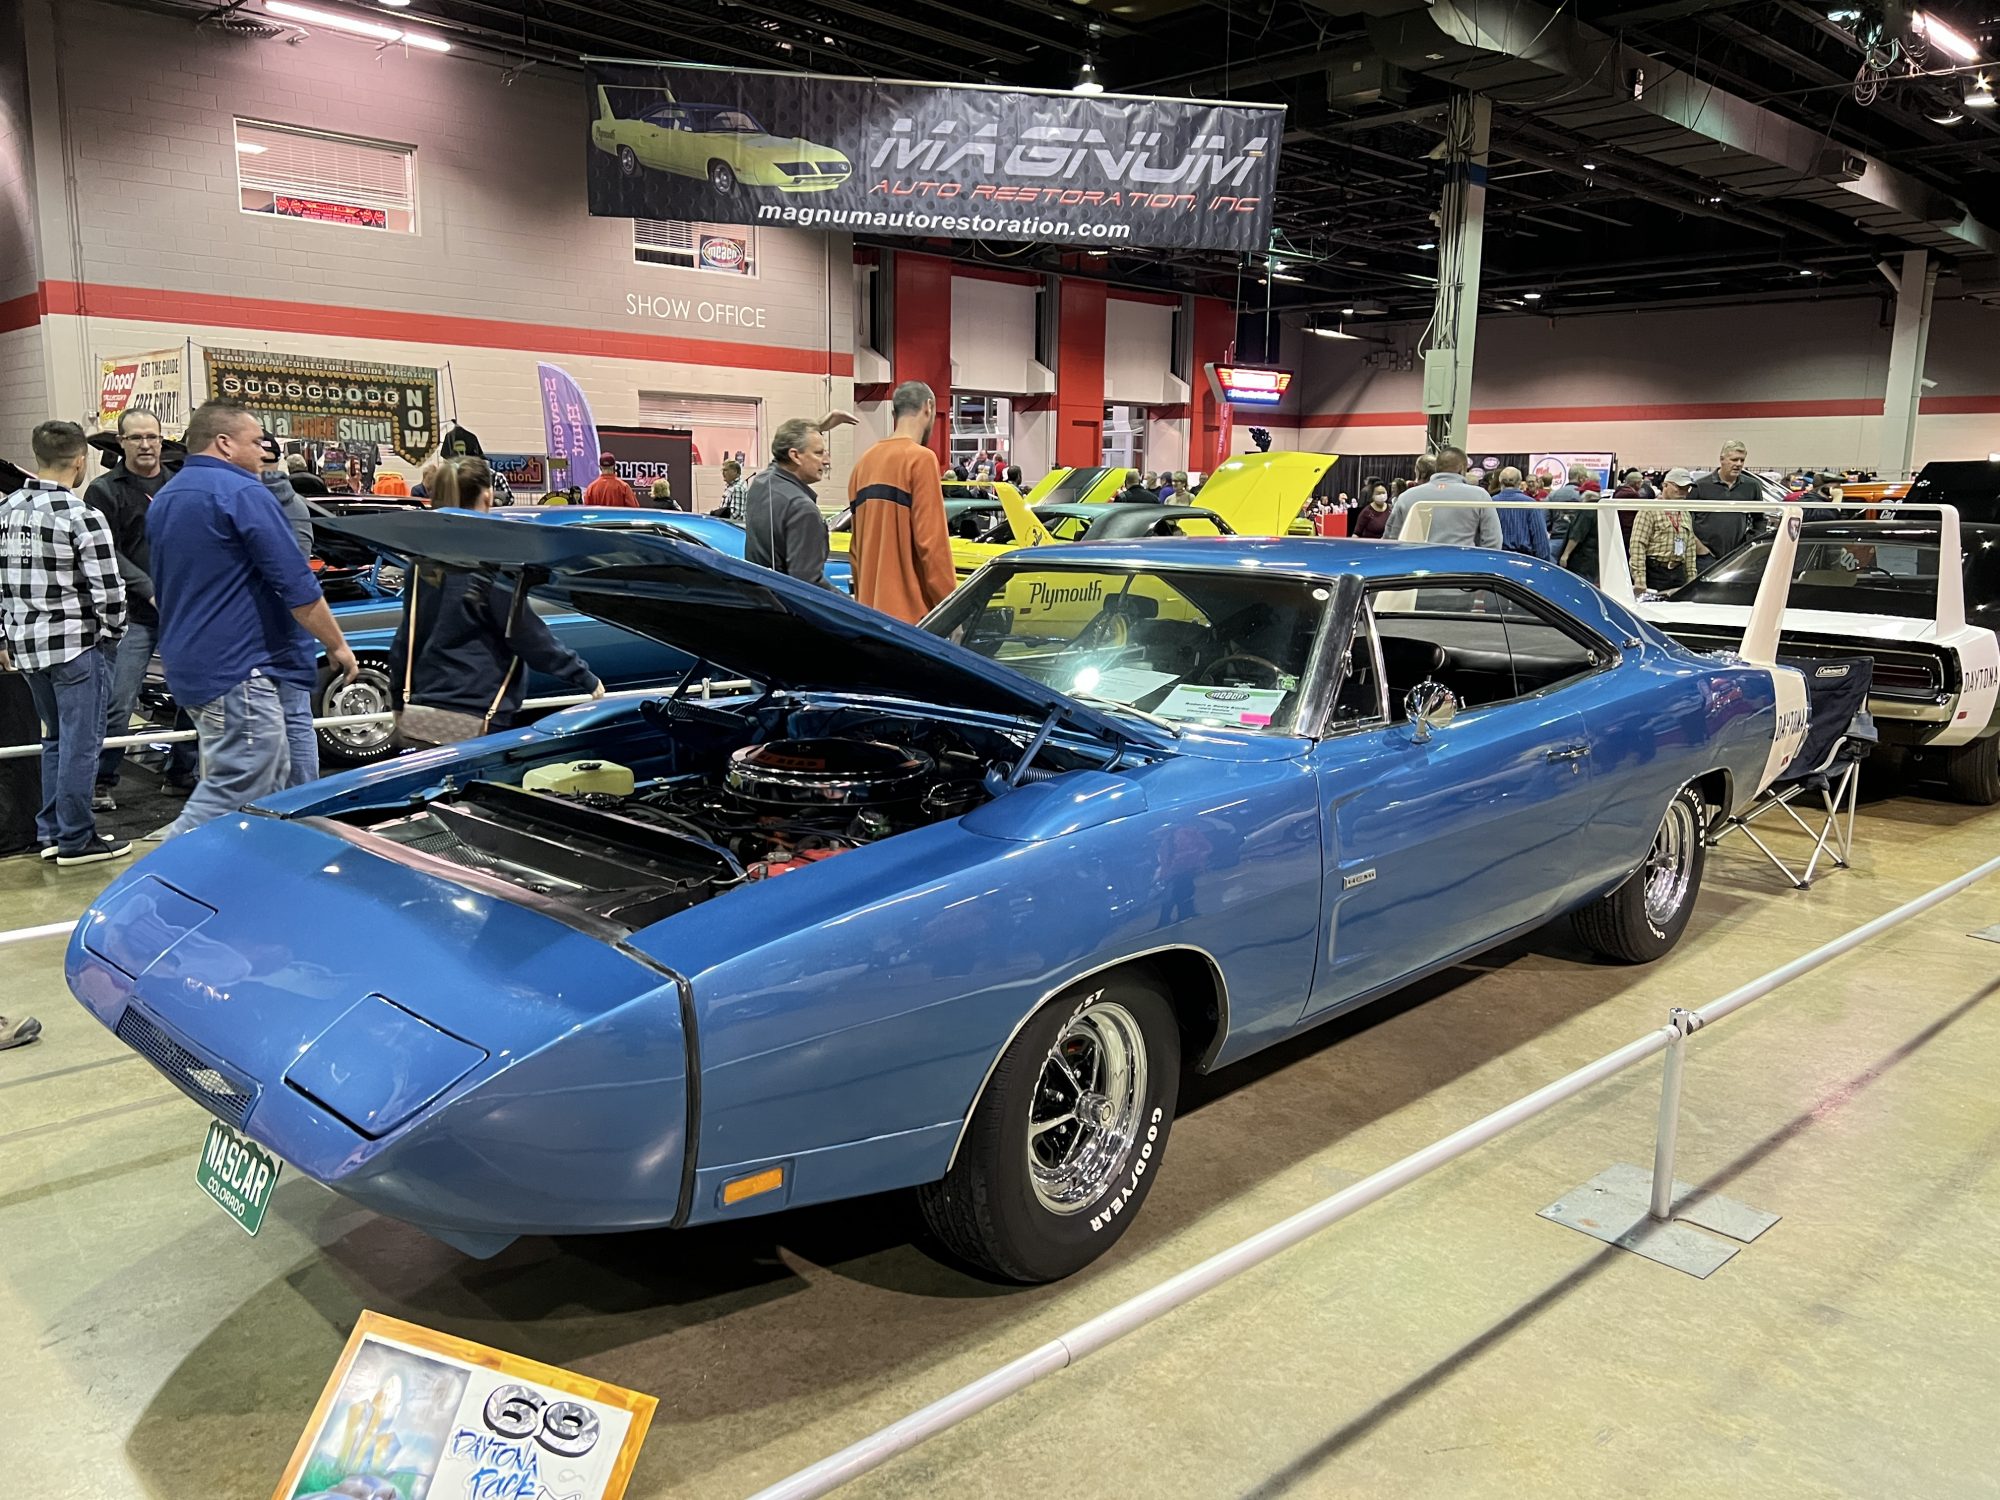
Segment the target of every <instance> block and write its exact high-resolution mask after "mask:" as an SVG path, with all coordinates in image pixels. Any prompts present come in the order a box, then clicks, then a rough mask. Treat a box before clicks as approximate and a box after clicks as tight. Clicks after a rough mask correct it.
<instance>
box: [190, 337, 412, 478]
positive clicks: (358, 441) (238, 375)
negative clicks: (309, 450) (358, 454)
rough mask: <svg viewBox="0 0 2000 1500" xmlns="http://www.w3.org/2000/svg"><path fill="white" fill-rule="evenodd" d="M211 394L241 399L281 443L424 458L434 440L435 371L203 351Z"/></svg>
mask: <svg viewBox="0 0 2000 1500" xmlns="http://www.w3.org/2000/svg"><path fill="white" fill-rule="evenodd" d="M202 357H203V358H204V359H205V360H206V361H207V363H208V394H209V398H210V399H211V400H213V399H214V398H215V397H217V396H226V397H228V398H229V399H230V400H232V401H241V402H242V403H243V404H244V405H245V406H247V407H249V408H250V409H251V410H252V411H254V412H256V413H257V415H258V416H260V417H262V418H263V419H264V425H265V426H266V427H267V428H269V429H270V430H271V432H272V433H273V434H275V435H276V437H277V439H278V441H279V442H281V443H283V442H286V441H296V442H306V443H312V444H315V445H319V446H325V445H329V444H331V445H337V446H340V447H343V448H355V447H365V446H368V445H371V444H372V445H377V446H380V447H384V448H393V449H395V450H396V453H397V456H398V457H400V458H402V459H403V461H404V462H406V463H413V464H417V463H422V462H423V461H424V459H425V457H426V456H427V455H428V454H429V453H430V452H431V450H432V449H433V448H435V447H437V445H438V394H437V386H438V372H437V371H436V370H427V369H423V368H421V367H419V366H415V365H377V364H367V363H362V362H359V361H355V360H347V359H317V358H314V357H313V356H312V355H309V354H267V353H263V352H261V351H258V350H252V349H204V350H203V351H202Z"/></svg>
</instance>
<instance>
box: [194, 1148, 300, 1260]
mask: <svg viewBox="0 0 2000 1500" xmlns="http://www.w3.org/2000/svg"><path fill="white" fill-rule="evenodd" d="M281 1165H282V1164H281V1163H280V1162H279V1160H278V1158H277V1157H275V1156H273V1155H271V1153H270V1152H268V1151H266V1150H265V1149H264V1148H263V1147H262V1146H260V1145H258V1144H257V1143H256V1142H255V1141H252V1140H248V1139H246V1138H245V1137H243V1136H240V1135H238V1134H237V1133H236V1132H235V1131H233V1130H231V1129H230V1128H229V1127H228V1126H227V1125H225V1124H223V1123H222V1121H220V1120H210V1121H209V1122H208V1139H207V1140H206V1141H204V1142H203V1143H202V1148H201V1160H200V1161H198V1162H196V1163H195V1169H194V1180H195V1181H196V1182H197V1183H199V1184H200V1185H201V1190H202V1191H203V1192H204V1193H206V1194H208V1196H209V1197H211V1198H213V1199H214V1200H215V1201H216V1202H217V1203H219V1204H220V1205H221V1206H222V1211H223V1212H224V1213H226V1214H228V1215H229V1217H230V1218H232V1219H234V1220H235V1221H236V1222H237V1224H238V1225H239V1226H240V1227H241V1228H242V1230H243V1232H244V1233H245V1234H255V1233H256V1232H257V1231H258V1230H259V1229H261V1228H263V1227H264V1210H265V1209H267V1208H269V1207H270V1206H271V1193H272V1190H273V1189H275V1188H276V1187H277V1185H278V1172H279V1169H280V1167H281Z"/></svg>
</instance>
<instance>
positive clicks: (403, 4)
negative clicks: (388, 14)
mask: <svg viewBox="0 0 2000 1500" xmlns="http://www.w3.org/2000/svg"><path fill="white" fill-rule="evenodd" d="M375 3H376V4H377V5H379V6H381V7H382V9H384V10H406V9H408V8H409V4H410V0H375Z"/></svg>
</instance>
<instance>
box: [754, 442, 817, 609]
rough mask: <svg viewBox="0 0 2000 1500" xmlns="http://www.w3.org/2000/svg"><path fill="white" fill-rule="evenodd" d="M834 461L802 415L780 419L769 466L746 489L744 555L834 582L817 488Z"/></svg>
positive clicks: (768, 565)
mask: <svg viewBox="0 0 2000 1500" xmlns="http://www.w3.org/2000/svg"><path fill="white" fill-rule="evenodd" d="M831 461H832V453H831V450H830V449H829V448H828V446H827V441H826V434H825V433H824V432H822V431H820V430H819V428H817V427H815V426H814V425H813V424H812V423H810V422H808V421H807V420H806V419H805V418H804V417H793V418H792V419H791V420H790V421H788V422H783V423H780V424H779V426H778V430H777V432H775V433H774V434H772V437H771V465H770V467H769V468H767V469H765V470H763V471H762V472H760V473H759V474H758V475H757V477H756V478H755V479H752V480H751V481H750V483H749V485H748V486H747V488H746V491H745V496H744V501H743V511H744V522H743V526H744V530H745V531H747V532H748V533H749V536H748V538H747V540H746V541H745V543H744V548H743V555H744V557H745V558H747V559H748V560H749V561H751V562H753V563H756V564H758V565H759V566H761V567H766V568H775V569H776V570H777V571H778V572H780V573H787V574H790V575H791V576H792V577H793V578H799V579H803V580H804V581H805V582H807V583H816V584H818V585H819V586H820V587H821V588H832V587H833V585H832V584H830V583H828V582H827V581H826V554H827V541H826V521H825V520H824V518H822V517H821V515H820V513H819V496H818V495H817V494H815V493H814V492H813V486H814V485H815V484H817V483H819V481H820V480H822V479H824V478H826V471H827V468H828V465H829V464H830V463H831Z"/></svg>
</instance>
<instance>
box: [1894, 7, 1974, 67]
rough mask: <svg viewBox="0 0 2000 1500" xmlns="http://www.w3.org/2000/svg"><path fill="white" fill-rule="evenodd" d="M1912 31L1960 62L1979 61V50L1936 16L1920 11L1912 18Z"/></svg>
mask: <svg viewBox="0 0 2000 1500" xmlns="http://www.w3.org/2000/svg"><path fill="white" fill-rule="evenodd" d="M1910 30H1912V31H1914V32H1915V33H1916V34H1917V35H1918V36H1920V37H1923V38H1924V39H1925V40H1926V41H1928V42H1929V43H1930V44H1931V45H1932V46H1934V47H1936V48H1937V49H1938V50H1939V51H1942V52H1949V53H1950V54H1951V55H1952V56H1953V57H1955V58H1957V59H1958V60H1959V61H1960V62H1977V61H1979V49H1978V48H1977V47H1976V46H1974V45H1973V44H1972V42H1971V41H1970V40H1969V39H1967V38H1966V37H1965V36H1964V35H1963V34H1962V33H1960V32H1958V31H1955V30H1953V29H1952V28H1951V27H1949V26H1947V25H1945V23H1944V22H1942V21H1940V20H1939V19H1938V18H1937V17H1936V16H1933V15H1928V14H1926V13H1925V12H1923V11H1918V12H1917V13H1916V14H1915V15H1913V16H1911V17H1910Z"/></svg>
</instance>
